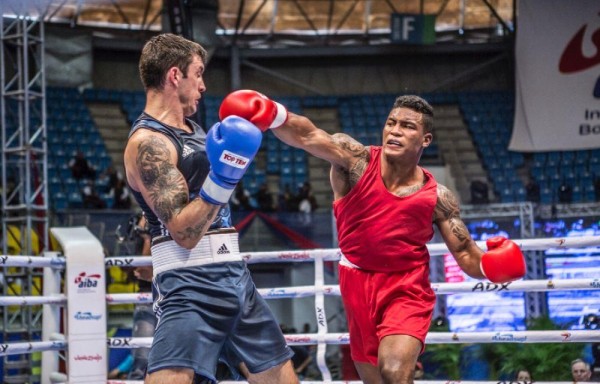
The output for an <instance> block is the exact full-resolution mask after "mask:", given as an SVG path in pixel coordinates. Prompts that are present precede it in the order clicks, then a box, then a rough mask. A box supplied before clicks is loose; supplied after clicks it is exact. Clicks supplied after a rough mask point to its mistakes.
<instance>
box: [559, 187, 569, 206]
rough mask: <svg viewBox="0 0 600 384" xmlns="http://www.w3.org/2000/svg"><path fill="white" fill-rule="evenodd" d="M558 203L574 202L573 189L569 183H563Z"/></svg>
mask: <svg viewBox="0 0 600 384" xmlns="http://www.w3.org/2000/svg"><path fill="white" fill-rule="evenodd" d="M558 201H559V202H560V203H565V204H568V203H571V202H572V201H573V187H571V186H570V185H569V184H567V183H562V184H561V185H560V187H558Z"/></svg>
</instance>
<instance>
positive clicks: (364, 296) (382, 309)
mask: <svg viewBox="0 0 600 384" xmlns="http://www.w3.org/2000/svg"><path fill="white" fill-rule="evenodd" d="M339 271H340V291H341V293H342V299H343V302H344V307H345V309H346V317H347V319H348V329H349V332H350V351H351V354H352V360H354V361H355V362H359V363H370V364H373V365H375V366H377V352H378V349H379V342H380V341H381V339H383V338H384V337H385V336H389V335H410V336H412V337H415V338H416V339H418V340H420V341H421V344H422V345H423V348H422V349H421V352H422V351H423V350H424V348H425V337H426V336H427V332H428V331H429V326H430V325H431V317H432V315H433V307H434V305H435V294H434V292H433V290H432V289H431V285H430V283H429V265H428V264H423V265H422V266H420V267H418V268H416V269H413V270H410V271H401V272H390V273H384V272H370V271H365V270H362V269H357V268H351V267H347V266H344V265H340V266H339Z"/></svg>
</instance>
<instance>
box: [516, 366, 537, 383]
mask: <svg viewBox="0 0 600 384" xmlns="http://www.w3.org/2000/svg"><path fill="white" fill-rule="evenodd" d="M515 379H516V380H517V381H526V382H529V383H530V382H532V381H533V379H532V378H531V373H529V371H528V370H526V369H519V370H518V371H517V375H516V377H515Z"/></svg>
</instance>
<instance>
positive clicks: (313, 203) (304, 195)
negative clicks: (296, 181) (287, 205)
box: [298, 181, 319, 212]
mask: <svg viewBox="0 0 600 384" xmlns="http://www.w3.org/2000/svg"><path fill="white" fill-rule="evenodd" d="M302 200H307V202H308V203H309V204H310V210H308V208H304V210H300V211H301V212H307V210H308V212H314V211H315V210H316V209H317V208H319V205H318V204H317V200H316V199H315V197H314V196H313V193H312V186H311V185H310V183H309V182H308V181H305V182H304V184H302V186H301V187H300V190H299V192H298V202H299V204H302ZM298 209H300V206H298Z"/></svg>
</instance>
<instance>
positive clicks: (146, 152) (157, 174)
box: [136, 136, 188, 223]
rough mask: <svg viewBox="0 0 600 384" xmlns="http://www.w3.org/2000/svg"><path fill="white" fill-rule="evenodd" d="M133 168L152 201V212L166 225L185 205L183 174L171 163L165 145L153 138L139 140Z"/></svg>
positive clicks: (185, 192)
mask: <svg viewBox="0 0 600 384" xmlns="http://www.w3.org/2000/svg"><path fill="white" fill-rule="evenodd" d="M136 165H137V167H138V169H139V170H140V177H141V179H142V183H143V184H144V186H145V187H146V189H147V190H148V193H149V195H150V199H151V200H152V202H151V203H152V205H153V207H154V213H156V215H157V216H158V218H159V219H160V220H161V221H162V222H163V223H168V222H169V221H171V219H172V218H173V217H174V216H175V215H177V214H178V213H179V212H180V211H181V209H182V208H183V207H184V206H185V205H186V204H187V202H188V189H187V184H186V182H185V179H184V178H183V175H182V174H181V172H179V170H177V168H176V167H175V166H174V165H173V164H172V163H171V162H170V151H169V148H168V147H167V145H166V143H165V142H164V141H163V140H160V139H158V138H156V137H154V136H150V137H149V138H146V139H144V140H142V141H141V142H140V144H139V146H138V155H137V158H136Z"/></svg>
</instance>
